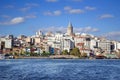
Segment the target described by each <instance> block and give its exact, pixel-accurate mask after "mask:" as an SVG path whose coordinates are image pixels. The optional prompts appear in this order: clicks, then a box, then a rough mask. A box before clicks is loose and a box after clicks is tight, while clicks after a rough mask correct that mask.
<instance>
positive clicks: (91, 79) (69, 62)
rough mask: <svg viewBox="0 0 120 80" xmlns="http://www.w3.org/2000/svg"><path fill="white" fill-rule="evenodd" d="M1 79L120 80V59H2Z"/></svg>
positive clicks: (0, 63)
mask: <svg viewBox="0 0 120 80" xmlns="http://www.w3.org/2000/svg"><path fill="white" fill-rule="evenodd" d="M0 80H120V60H84V59H83V60H81V59H7V60H0Z"/></svg>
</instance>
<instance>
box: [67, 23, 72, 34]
mask: <svg viewBox="0 0 120 80" xmlns="http://www.w3.org/2000/svg"><path fill="white" fill-rule="evenodd" d="M72 34H73V26H72V24H71V22H69V24H68V28H67V35H72Z"/></svg>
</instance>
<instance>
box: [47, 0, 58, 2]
mask: <svg viewBox="0 0 120 80" xmlns="http://www.w3.org/2000/svg"><path fill="white" fill-rule="evenodd" d="M46 1H47V2H57V1H58V0H46Z"/></svg>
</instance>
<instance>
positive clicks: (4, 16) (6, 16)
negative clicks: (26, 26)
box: [1, 15, 11, 18]
mask: <svg viewBox="0 0 120 80" xmlns="http://www.w3.org/2000/svg"><path fill="white" fill-rule="evenodd" d="M1 17H3V18H11V16H8V15H1Z"/></svg>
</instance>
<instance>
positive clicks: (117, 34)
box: [103, 31, 120, 41]
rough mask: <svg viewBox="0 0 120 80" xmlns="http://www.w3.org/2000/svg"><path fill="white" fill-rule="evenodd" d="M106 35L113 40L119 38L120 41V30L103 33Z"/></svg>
mask: <svg viewBox="0 0 120 80" xmlns="http://www.w3.org/2000/svg"><path fill="white" fill-rule="evenodd" d="M103 36H104V37H107V38H109V39H112V40H119V41H120V31H113V32H108V33H106V34H104V35H103Z"/></svg>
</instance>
